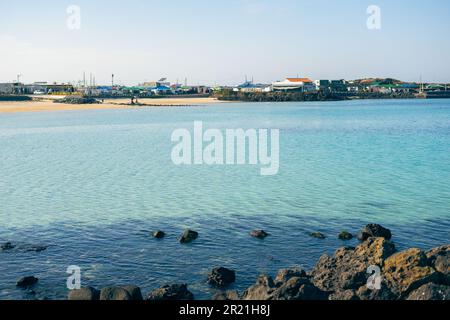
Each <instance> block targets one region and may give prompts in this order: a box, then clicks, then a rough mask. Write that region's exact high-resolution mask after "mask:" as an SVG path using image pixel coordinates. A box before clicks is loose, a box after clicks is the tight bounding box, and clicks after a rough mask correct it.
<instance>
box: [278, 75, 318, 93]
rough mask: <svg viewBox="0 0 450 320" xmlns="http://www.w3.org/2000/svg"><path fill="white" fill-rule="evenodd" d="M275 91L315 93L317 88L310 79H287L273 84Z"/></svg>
mask: <svg viewBox="0 0 450 320" xmlns="http://www.w3.org/2000/svg"><path fill="white" fill-rule="evenodd" d="M272 88H273V91H300V92H314V91H317V87H316V85H315V84H314V82H313V81H312V80H311V79H309V78H286V79H285V80H283V81H276V82H273V83H272Z"/></svg>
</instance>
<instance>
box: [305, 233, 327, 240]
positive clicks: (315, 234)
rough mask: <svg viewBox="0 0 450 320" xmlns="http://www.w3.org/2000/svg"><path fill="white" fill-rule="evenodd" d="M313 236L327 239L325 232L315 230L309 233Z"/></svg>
mask: <svg viewBox="0 0 450 320" xmlns="http://www.w3.org/2000/svg"><path fill="white" fill-rule="evenodd" d="M309 235H310V236H311V237H313V238H317V239H326V237H325V235H324V234H323V233H320V232H313V233H310V234H309Z"/></svg>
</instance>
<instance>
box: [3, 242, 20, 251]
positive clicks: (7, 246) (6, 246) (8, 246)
mask: <svg viewBox="0 0 450 320" xmlns="http://www.w3.org/2000/svg"><path fill="white" fill-rule="evenodd" d="M15 247H16V246H15V245H13V244H12V243H11V242H6V243H3V244H2V245H1V246H0V249H1V251H8V250H12V249H14V248H15Z"/></svg>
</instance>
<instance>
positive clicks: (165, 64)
mask: <svg viewBox="0 0 450 320" xmlns="http://www.w3.org/2000/svg"><path fill="white" fill-rule="evenodd" d="M71 5H76V6H77V7H78V8H79V9H80V20H79V21H80V24H79V26H80V28H79V29H77V28H75V29H74V28H69V27H68V21H69V22H73V21H74V20H73V19H72V18H73V17H74V16H73V14H72V13H68V12H67V9H68V7H69V6H71ZM370 5H376V6H378V7H379V8H380V10H381V11H380V27H381V28H380V29H377V30H372V29H369V28H368V27H367V20H368V19H369V18H370V14H368V13H367V8H368V7H369V6H370ZM449 14H450V1H448V0H431V1H421V0H370V1H366V0H339V1H336V0H314V1H311V0H308V1H305V0H283V1H280V0H227V1H217V0H209V1H206V0H190V1H186V0H171V1H161V0H158V1H155V0H146V1H142V0H127V1H119V0H90V1H87V0H71V1H66V0H41V1H31V0H29V1H23V0H15V1H6V0H0V82H8V81H13V80H15V79H17V75H18V74H20V75H21V78H20V80H21V81H22V82H27V83H30V82H34V81H48V82H50V81H51V82H53V81H56V82H75V81H79V80H81V79H82V77H83V72H86V74H87V75H88V76H87V77H89V74H90V73H93V74H94V75H95V77H96V83H98V84H110V83H111V74H114V75H115V79H116V80H115V83H118V84H130V85H131V84H139V83H142V82H144V81H152V80H158V79H160V78H163V77H166V78H168V79H169V80H170V81H172V82H176V81H177V79H178V81H179V82H180V83H184V81H185V79H186V78H187V82H188V84H191V85H196V84H208V85H214V84H226V85H232V84H239V83H242V82H243V81H244V79H245V76H247V77H248V79H254V81H255V82H260V83H271V82H273V81H276V80H281V79H284V78H285V77H296V76H297V75H298V76H301V77H310V78H312V79H358V78H365V77H392V78H397V79H401V80H404V81H420V79H423V81H426V82H450V59H449V57H450V40H449V39H450V36H449V33H448V32H449V30H450V19H449V18H448V17H449ZM72 25H73V24H72Z"/></svg>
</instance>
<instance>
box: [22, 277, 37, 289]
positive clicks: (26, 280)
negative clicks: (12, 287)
mask: <svg viewBox="0 0 450 320" xmlns="http://www.w3.org/2000/svg"><path fill="white" fill-rule="evenodd" d="M38 281H39V279H38V278H36V277H33V276H30V277H23V278H20V279H19V280H18V281H17V283H16V286H17V287H19V288H29V287H32V286H34V285H35V284H36V283H37V282H38Z"/></svg>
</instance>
